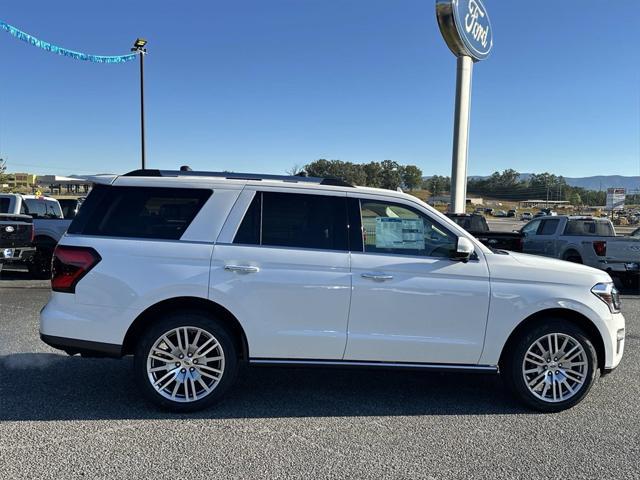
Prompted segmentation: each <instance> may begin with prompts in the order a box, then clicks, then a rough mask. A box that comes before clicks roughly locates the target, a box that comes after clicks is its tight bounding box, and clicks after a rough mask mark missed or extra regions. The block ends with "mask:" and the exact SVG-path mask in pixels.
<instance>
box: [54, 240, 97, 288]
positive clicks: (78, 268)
mask: <svg viewBox="0 0 640 480" xmlns="http://www.w3.org/2000/svg"><path fill="white" fill-rule="evenodd" d="M100 260H102V258H101V257H100V255H98V252H96V251H95V250H94V249H93V248H90V247H68V246H65V245H58V246H57V247H56V249H55V250H54V252H53V264H52V267H51V290H53V291H54V292H64V293H75V291H76V285H77V284H78V282H79V281H80V279H81V278H82V277H84V276H85V275H86V274H87V273H89V271H90V270H91V269H92V268H93V267H95V266H96V265H97V264H98V262H100Z"/></svg>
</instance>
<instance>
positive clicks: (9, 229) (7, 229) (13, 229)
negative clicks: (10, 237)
mask: <svg viewBox="0 0 640 480" xmlns="http://www.w3.org/2000/svg"><path fill="white" fill-rule="evenodd" d="M4 231H5V232H7V233H13V232H15V231H16V229H15V228H13V227H12V226H11V225H9V226H8V227H4Z"/></svg>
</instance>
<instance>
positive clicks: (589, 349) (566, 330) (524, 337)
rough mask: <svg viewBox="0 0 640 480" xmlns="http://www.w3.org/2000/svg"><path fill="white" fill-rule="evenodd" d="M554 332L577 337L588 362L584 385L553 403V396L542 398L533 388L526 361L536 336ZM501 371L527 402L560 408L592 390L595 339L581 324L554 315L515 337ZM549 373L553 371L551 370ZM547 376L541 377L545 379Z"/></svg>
mask: <svg viewBox="0 0 640 480" xmlns="http://www.w3.org/2000/svg"><path fill="white" fill-rule="evenodd" d="M554 333H558V334H562V335H568V336H570V337H571V338H573V339H575V341H577V342H578V343H579V344H580V345H581V346H582V348H583V350H584V353H585V357H586V363H587V365H586V369H585V371H584V378H583V383H582V385H581V387H580V389H579V390H577V391H576V393H575V394H573V396H571V397H569V398H568V399H566V400H563V401H557V402H553V403H552V402H551V400H549V401H545V400H542V399H540V398H538V397H537V396H536V395H534V394H533V393H532V392H531V390H530V389H529V386H528V385H527V382H526V380H525V375H524V373H523V370H524V367H523V363H524V358H525V355H526V353H527V350H528V349H529V348H530V347H531V346H533V344H534V343H535V341H536V340H538V339H540V338H541V337H544V336H545V335H548V334H554ZM541 368H542V367H541ZM552 368H556V367H552ZM546 370H547V369H546V368H545V371H546ZM500 371H501V376H502V378H503V380H504V383H505V385H506V386H507V388H508V389H509V390H510V391H511V393H512V394H513V395H514V396H515V397H516V398H517V399H518V400H520V401H521V402H523V403H524V404H525V405H527V406H529V407H531V408H533V409H535V410H538V411H541V412H559V411H562V410H566V409H568V408H571V407H573V406H574V405H576V404H578V403H580V401H582V399H583V398H584V397H585V396H586V395H587V393H589V390H590V389H591V386H592V385H593V382H594V381H595V378H596V376H597V372H598V358H597V355H596V351H595V348H594V347H593V344H592V343H591V340H590V339H589V337H588V336H587V335H586V333H585V332H584V331H583V330H582V329H581V328H579V327H578V326H576V325H575V324H573V323H571V322H569V321H567V320H563V319H557V318H550V319H547V320H543V321H541V322H539V323H536V324H534V325H532V326H531V327H530V328H528V329H527V330H526V331H524V332H523V333H522V334H521V335H520V336H519V337H518V338H516V339H515V341H514V342H513V343H512V344H511V345H510V348H509V351H507V352H505V355H504V356H503V358H502V361H501V364H500ZM547 374H549V371H547ZM531 375H532V376H534V377H535V375H538V374H537V373H533V374H531ZM544 378H545V377H543V378H542V379H541V380H544ZM554 395H555V392H554Z"/></svg>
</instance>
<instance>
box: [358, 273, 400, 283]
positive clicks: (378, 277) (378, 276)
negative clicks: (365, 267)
mask: <svg viewBox="0 0 640 480" xmlns="http://www.w3.org/2000/svg"><path fill="white" fill-rule="evenodd" d="M360 276H361V277H362V278H369V279H371V280H376V281H378V282H384V281H385V280H393V275H387V274H386V273H362V274H361V275H360Z"/></svg>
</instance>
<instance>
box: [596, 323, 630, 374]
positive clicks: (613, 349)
mask: <svg viewBox="0 0 640 480" xmlns="http://www.w3.org/2000/svg"><path fill="white" fill-rule="evenodd" d="M625 334H626V327H625V319H624V316H623V315H622V314H621V313H614V314H612V315H611V318H610V319H609V321H608V322H607V335H603V336H602V337H603V338H602V340H603V342H604V348H605V355H606V357H605V364H604V368H603V372H604V373H609V372H611V371H612V370H613V369H615V368H616V367H617V366H618V365H619V364H620V360H622V355H623V354H624V343H625Z"/></svg>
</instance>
